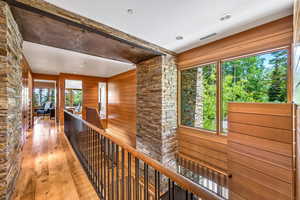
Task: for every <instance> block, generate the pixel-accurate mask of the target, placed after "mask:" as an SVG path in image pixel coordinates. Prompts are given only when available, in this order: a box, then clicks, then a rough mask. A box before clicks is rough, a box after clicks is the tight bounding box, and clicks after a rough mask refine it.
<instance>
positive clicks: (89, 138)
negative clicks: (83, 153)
mask: <svg viewBox="0 0 300 200" xmlns="http://www.w3.org/2000/svg"><path fill="white" fill-rule="evenodd" d="M88 140H89V143H88V166H89V171H88V172H89V173H88V174H89V177H90V180H92V177H91V133H90V129H89V128H88Z"/></svg>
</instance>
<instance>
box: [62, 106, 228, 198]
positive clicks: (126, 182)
mask: <svg viewBox="0 0 300 200" xmlns="http://www.w3.org/2000/svg"><path fill="white" fill-rule="evenodd" d="M64 120H65V121H64V132H65V134H66V136H67V138H68V140H69V142H70V144H71V145H72V147H73V150H74V151H75V153H76V154H77V157H78V159H79V160H80V162H81V164H82V166H83V168H84V169H85V172H86V174H87V175H88V177H89V179H90V182H91V183H92V184H93V186H94V188H95V191H96V192H97V194H98V195H99V198H101V199H105V200H119V199H124V200H131V199H133V200H139V199H144V200H158V199H168V200H177V199H191V200H194V199H201V200H221V199H223V198H222V197H219V196H218V195H216V194H214V193H213V192H211V191H209V190H207V189H206V188H204V187H201V186H200V185H197V184H196V183H194V182H192V181H190V180H189V179H187V178H185V177H183V176H181V175H179V174H178V173H176V172H175V171H172V170H170V169H167V168H166V167H164V166H163V165H161V164H160V163H159V162H157V161H155V160H153V159H151V158H149V157H148V156H146V155H145V154H143V153H141V152H138V151H137V150H136V149H134V148H132V147H131V146H129V145H127V144H125V143H123V142H122V141H121V140H120V139H119V138H116V137H114V136H112V135H109V134H107V133H105V132H104V131H103V130H101V129H99V128H97V127H95V126H93V125H91V124H89V123H88V122H86V121H84V120H82V119H81V118H79V117H77V116H75V115H73V114H71V113H69V112H67V111H65V112H64Z"/></svg>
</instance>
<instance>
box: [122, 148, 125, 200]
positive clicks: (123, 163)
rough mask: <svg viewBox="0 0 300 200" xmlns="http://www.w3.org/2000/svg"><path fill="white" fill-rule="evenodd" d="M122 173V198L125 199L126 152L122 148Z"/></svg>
mask: <svg viewBox="0 0 300 200" xmlns="http://www.w3.org/2000/svg"><path fill="white" fill-rule="evenodd" d="M121 170H122V171H121V173H122V178H121V186H122V187H121V197H122V198H124V197H125V193H124V192H125V188H124V187H125V186H124V176H125V151H124V149H123V148H122V166H121ZM124 199H125V198H124Z"/></svg>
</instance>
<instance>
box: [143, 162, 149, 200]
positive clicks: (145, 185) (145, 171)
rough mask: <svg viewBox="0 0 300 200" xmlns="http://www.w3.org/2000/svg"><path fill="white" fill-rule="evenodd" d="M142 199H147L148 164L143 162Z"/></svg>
mask: <svg viewBox="0 0 300 200" xmlns="http://www.w3.org/2000/svg"><path fill="white" fill-rule="evenodd" d="M144 200H148V165H147V163H145V162H144Z"/></svg>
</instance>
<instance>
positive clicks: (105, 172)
mask: <svg viewBox="0 0 300 200" xmlns="http://www.w3.org/2000/svg"><path fill="white" fill-rule="evenodd" d="M106 140H107V139H106V138H104V150H103V153H104V161H103V165H104V171H103V172H104V173H103V176H104V186H103V187H104V199H106V197H107V184H106V176H107V171H106V159H107V157H106V153H107V152H106V150H107V148H106V143H107V142H106Z"/></svg>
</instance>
